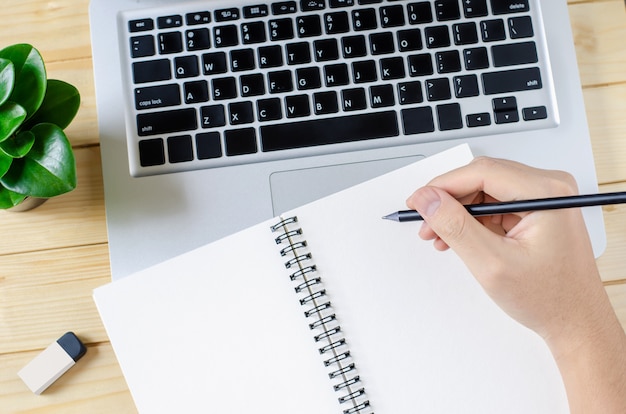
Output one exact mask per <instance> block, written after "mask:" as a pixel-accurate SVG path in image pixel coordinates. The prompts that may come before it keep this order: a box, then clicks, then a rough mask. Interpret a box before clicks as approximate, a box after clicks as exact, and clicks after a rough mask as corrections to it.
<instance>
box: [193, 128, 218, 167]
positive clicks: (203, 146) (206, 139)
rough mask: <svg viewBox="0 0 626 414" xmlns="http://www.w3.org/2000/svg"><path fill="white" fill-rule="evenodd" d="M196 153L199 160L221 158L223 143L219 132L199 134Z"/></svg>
mask: <svg viewBox="0 0 626 414" xmlns="http://www.w3.org/2000/svg"><path fill="white" fill-rule="evenodd" d="M196 153H197V154H198V159H199V160H208V159H210V158H220V157H221V156H222V143H221V140H220V134H219V132H205V133H202V134H197V135H196Z"/></svg>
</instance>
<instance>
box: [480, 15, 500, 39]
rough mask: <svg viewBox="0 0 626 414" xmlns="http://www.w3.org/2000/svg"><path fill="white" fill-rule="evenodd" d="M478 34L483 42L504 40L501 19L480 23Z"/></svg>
mask: <svg viewBox="0 0 626 414" xmlns="http://www.w3.org/2000/svg"><path fill="white" fill-rule="evenodd" d="M480 33H481V36H482V39H483V42H495V41H499V40H504V39H506V31H505V29H504V21H502V20H501V19H496V20H485V21H482V22H480Z"/></svg>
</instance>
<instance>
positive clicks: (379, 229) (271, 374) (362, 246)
mask: <svg viewBox="0 0 626 414" xmlns="http://www.w3.org/2000/svg"><path fill="white" fill-rule="evenodd" d="M471 158H472V155H471V151H470V149H469V148H468V146H466V145H462V146H459V147H455V148H453V149H451V150H448V151H446V152H443V153H440V154H437V155H434V156H432V157H429V158H426V159H424V160H421V161H419V162H417V163H415V164H411V165H409V166H408V167H405V168H402V169H399V170H396V171H394V172H391V173H389V174H386V175H383V176H381V177H378V178H376V179H374V180H371V181H368V182H366V183H364V184H361V185H358V186H356V187H353V188H350V189H348V190H345V191H342V192H340V193H337V194H334V195H331V196H329V197H326V198H323V199H321V200H318V201H316V202H313V203H311V204H308V205H305V206H303V207H300V208H297V209H295V210H293V211H290V212H287V213H285V214H284V215H281V216H280V217H276V218H274V219H272V220H269V221H266V222H263V223H260V224H258V225H256V226H253V227H250V228H248V229H247V230H244V231H242V232H239V233H236V234H234V235H232V236H229V237H227V238H224V239H222V240H219V241H217V242H214V243H212V244H209V245H206V246H204V247H201V248H199V249H196V250H194V251H191V252H189V253H186V254H183V255H182V256H179V257H176V258H174V259H170V260H168V261H166V262H164V263H162V264H159V265H157V266H155V267H152V268H149V269H147V270H144V271H141V272H139V273H137V274H134V275H132V276H130V277H127V278H123V279H120V280H118V281H115V282H113V283H111V284H108V285H106V286H103V287H100V288H98V289H96V290H95V292H94V297H95V301H96V304H97V306H98V310H99V312H100V315H101V317H102V320H103V322H104V325H105V327H106V329H107V332H108V335H109V338H110V340H111V343H112V345H113V348H114V350H115V353H116V355H117V358H118V360H119V363H120V365H121V367H122V370H123V372H124V375H125V378H126V380H127V383H128V386H129V388H130V390H131V393H132V395H133V398H134V401H135V403H136V406H137V408H138V410H139V412H140V413H171V412H189V413H196V412H198V413H200V412H201V413H216V414H224V413H273V414H287V413H289V414H292V413H297V414H314V413H315V414H326V413H329V414H330V413H337V414H340V413H345V414H350V413H360V414H372V413H377V414H382V413H391V414H399V413H481V414H487V413H493V414H496V413H497V414H501V413H508V414H511V413H520V414H521V413H524V414H527V413H534V414H542V413H545V414H548V413H549V414H555V413H556V414H558V413H567V412H568V407H567V400H566V396H565V391H564V387H563V384H562V381H561V379H560V376H559V373H558V370H557V367H556V365H555V363H554V362H553V359H552V357H551V355H550V353H549V351H548V349H547V348H546V346H545V344H544V343H543V341H542V340H541V339H540V338H539V337H538V336H537V335H536V334H535V333H533V332H532V331H530V330H528V329H526V328H524V327H523V326H521V325H520V324H518V323H517V322H515V321H514V320H512V319H511V318H510V317H508V316H507V315H506V314H504V313H503V312H502V311H501V310H500V309H499V308H498V307H497V306H496V305H495V304H494V303H493V302H492V301H491V300H490V299H489V298H488V296H486V295H485V293H484V292H483V290H482V289H481V288H480V286H479V285H478V284H477V282H476V281H475V279H474V278H473V277H472V275H471V274H470V273H469V272H468V271H467V270H466V268H465V266H464V265H463V263H462V262H461V261H460V260H459V259H458V258H457V257H456V256H455V254H454V253H453V252H445V253H441V252H436V251H435V250H434V249H433V247H432V245H431V243H429V242H424V241H422V240H420V239H419V237H418V236H417V231H418V228H419V224H417V223H412V224H408V223H404V224H399V223H395V222H391V221H388V220H382V219H381V217H382V216H383V215H385V214H387V213H390V212H392V211H395V210H398V209H401V208H402V207H403V206H404V201H405V200H406V198H407V197H408V196H409V195H410V194H411V193H412V192H413V191H414V190H415V188H417V187H419V186H421V185H423V184H425V183H426V182H427V181H428V180H430V179H431V178H432V177H434V176H436V175H439V174H441V173H443V172H445V171H448V170H450V169H452V168H456V167H458V166H461V165H464V164H466V163H467V162H469V161H470V160H471ZM250 208H254V206H250Z"/></svg>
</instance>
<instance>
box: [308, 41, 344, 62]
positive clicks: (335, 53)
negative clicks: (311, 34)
mask: <svg viewBox="0 0 626 414" xmlns="http://www.w3.org/2000/svg"><path fill="white" fill-rule="evenodd" d="M313 49H314V55H315V61H316V62H327V61H330V60H337V59H339V48H338V47H337V39H320V40H316V41H314V42H313Z"/></svg>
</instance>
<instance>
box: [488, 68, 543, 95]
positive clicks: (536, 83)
mask: <svg viewBox="0 0 626 414" xmlns="http://www.w3.org/2000/svg"><path fill="white" fill-rule="evenodd" d="M482 79H483V88H484V90H485V95H495V94H499V93H509V92H522V91H529V90H533V89H541V88H542V87H543V84H542V82H541V72H540V71H539V68H525V69H514V70H505V71H501V72H489V73H483V75H482Z"/></svg>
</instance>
